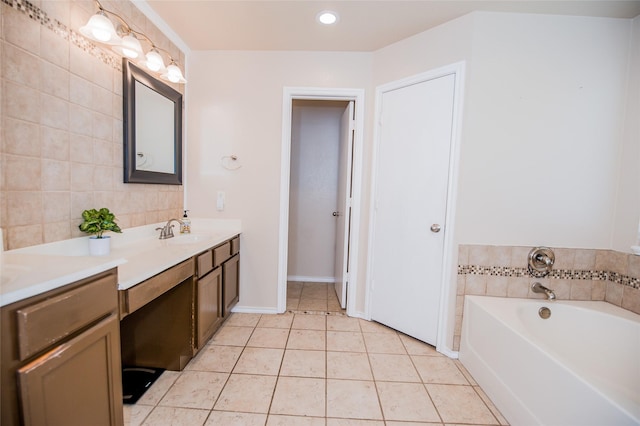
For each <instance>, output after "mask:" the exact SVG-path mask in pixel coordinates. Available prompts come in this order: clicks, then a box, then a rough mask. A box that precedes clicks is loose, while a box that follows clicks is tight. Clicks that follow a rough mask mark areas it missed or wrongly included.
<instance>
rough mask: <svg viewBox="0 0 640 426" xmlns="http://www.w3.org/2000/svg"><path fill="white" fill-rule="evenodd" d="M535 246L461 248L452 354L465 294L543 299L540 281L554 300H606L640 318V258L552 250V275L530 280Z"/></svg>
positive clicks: (457, 343)
mask: <svg viewBox="0 0 640 426" xmlns="http://www.w3.org/2000/svg"><path fill="white" fill-rule="evenodd" d="M532 248H533V247H510V246H480V245H460V246H459V249H458V285H457V298H456V326H455V333H454V350H458V349H459V347H460V333H461V329H462V313H463V307H464V295H465V294H475V295H482V296H497V297H521V298H532V299H535V298H544V297H545V296H544V295H541V294H537V293H533V292H531V289H530V286H531V284H532V283H534V282H536V281H538V282H540V283H542V285H544V286H546V287H548V288H550V289H552V290H553V291H554V293H555V294H556V297H557V298H558V299H561V300H562V299H564V300H604V301H607V302H609V303H612V304H614V305H616V306H620V307H622V308H624V309H627V310H630V311H632V312H635V313H637V314H640V256H635V255H633V254H627V253H621V252H617V251H613V250H590V249H568V248H553V247H552V250H553V252H554V254H555V263H554V265H553V271H552V272H551V274H549V276H547V277H545V278H534V277H532V276H531V275H530V274H529V272H528V270H527V259H528V255H529V251H530V250H531V249H532Z"/></svg>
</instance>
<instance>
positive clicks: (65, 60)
mask: <svg viewBox="0 0 640 426" xmlns="http://www.w3.org/2000/svg"><path fill="white" fill-rule="evenodd" d="M44 3H45V4H46V5H51V4H56V3H58V2H44ZM58 20H59V18H58ZM40 46H41V48H42V49H41V53H40V57H41V58H42V59H45V60H47V61H49V62H51V63H52V64H55V65H58V66H59V67H62V68H64V69H67V70H68V69H69V43H68V42H67V41H66V40H65V39H63V38H62V37H58V36H56V35H55V34H52V33H51V31H49V30H46V31H41V32H40Z"/></svg>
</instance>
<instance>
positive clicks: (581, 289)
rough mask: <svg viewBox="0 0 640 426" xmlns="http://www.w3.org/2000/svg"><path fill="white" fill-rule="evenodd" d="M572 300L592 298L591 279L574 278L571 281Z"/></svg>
mask: <svg viewBox="0 0 640 426" xmlns="http://www.w3.org/2000/svg"><path fill="white" fill-rule="evenodd" d="M571 300H591V281H589V280H573V281H572V282H571Z"/></svg>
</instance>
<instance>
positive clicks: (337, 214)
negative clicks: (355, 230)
mask: <svg viewBox="0 0 640 426" xmlns="http://www.w3.org/2000/svg"><path fill="white" fill-rule="evenodd" d="M331 215H333V217H338V216H340V212H333V213H331Z"/></svg>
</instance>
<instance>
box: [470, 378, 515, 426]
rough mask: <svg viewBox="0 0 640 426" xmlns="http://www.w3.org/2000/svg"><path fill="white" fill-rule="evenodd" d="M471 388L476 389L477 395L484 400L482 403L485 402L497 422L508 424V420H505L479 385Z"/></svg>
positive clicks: (504, 425)
mask: <svg viewBox="0 0 640 426" xmlns="http://www.w3.org/2000/svg"><path fill="white" fill-rule="evenodd" d="M473 389H474V390H475V391H476V393H477V394H478V395H480V398H481V399H482V400H483V401H484V403H485V404H487V407H489V410H490V411H491V413H492V414H493V415H494V416H495V418H496V419H498V423H499V424H500V425H502V426H508V425H509V422H508V421H507V419H505V418H504V416H503V415H502V413H501V412H500V410H498V408H497V407H496V406H495V404H494V403H493V401H491V400H490V399H489V397H488V396H487V394H486V393H485V392H484V391H483V390H482V388H481V387H480V386H474V387H473Z"/></svg>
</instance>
